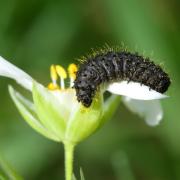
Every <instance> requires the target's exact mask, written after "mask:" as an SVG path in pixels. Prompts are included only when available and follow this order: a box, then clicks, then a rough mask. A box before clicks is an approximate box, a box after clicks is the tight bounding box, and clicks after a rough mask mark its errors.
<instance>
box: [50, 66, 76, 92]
mask: <svg viewBox="0 0 180 180" xmlns="http://www.w3.org/2000/svg"><path fill="white" fill-rule="evenodd" d="M77 70H78V68H77V66H76V65H75V64H70V65H69V67H68V76H69V79H70V87H68V88H72V87H73V85H74V80H75V78H76V73H77ZM50 76H51V80H52V82H51V83H49V85H48V89H49V90H65V89H66V87H65V83H64V80H65V79H66V78H67V71H66V70H65V69H64V68H63V67H62V66H60V65H51V67H50ZM58 79H59V80H60V82H59V83H57V81H58Z"/></svg>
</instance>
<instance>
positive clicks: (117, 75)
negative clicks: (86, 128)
mask: <svg viewBox="0 0 180 180" xmlns="http://www.w3.org/2000/svg"><path fill="white" fill-rule="evenodd" d="M122 80H125V81H129V82H130V81H133V82H139V83H141V84H143V85H146V86H148V87H149V88H150V89H153V90H155V91H157V92H160V93H164V92H165V91H166V90H167V89H168V87H169V85H170V79H169V77H168V75H167V74H166V73H165V72H164V71H163V70H162V68H161V67H160V66H157V65H155V64H154V63H153V62H152V61H150V60H149V59H148V58H143V57H142V56H139V55H138V54H137V53H130V52H126V51H120V52H113V51H109V52H106V53H101V54H99V55H96V56H95V57H90V58H87V60H86V61H85V62H84V63H83V64H81V65H80V67H79V70H78V72H77V77H76V80H75V81H74V88H75V90H76V95H77V100H78V101H79V102H81V103H82V104H83V105H84V106H85V107H89V106H90V105H91V103H92V99H93V97H94V96H95V93H96V90H97V88H98V87H99V86H100V85H101V84H102V83H112V82H116V81H117V82H118V81H122Z"/></svg>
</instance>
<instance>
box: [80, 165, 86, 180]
mask: <svg viewBox="0 0 180 180" xmlns="http://www.w3.org/2000/svg"><path fill="white" fill-rule="evenodd" d="M80 177H81V180H85V177H84V173H83V170H82V168H80Z"/></svg>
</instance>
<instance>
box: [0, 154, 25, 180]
mask: <svg viewBox="0 0 180 180" xmlns="http://www.w3.org/2000/svg"><path fill="white" fill-rule="evenodd" d="M0 179H1V180H6V179H11V180H22V179H23V178H22V177H21V176H20V175H18V174H17V173H16V172H15V170H14V169H13V168H12V167H11V166H10V165H9V164H8V163H7V161H5V160H4V158H2V157H1V156H0Z"/></svg>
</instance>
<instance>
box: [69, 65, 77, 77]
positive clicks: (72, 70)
mask: <svg viewBox="0 0 180 180" xmlns="http://www.w3.org/2000/svg"><path fill="white" fill-rule="evenodd" d="M77 70H78V68H77V65H76V64H70V65H69V67H68V73H69V77H70V78H72V79H73V80H75V79H76V73H77Z"/></svg>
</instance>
